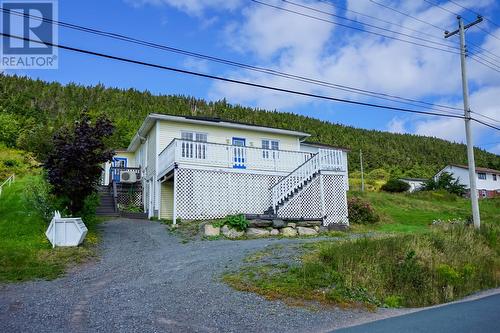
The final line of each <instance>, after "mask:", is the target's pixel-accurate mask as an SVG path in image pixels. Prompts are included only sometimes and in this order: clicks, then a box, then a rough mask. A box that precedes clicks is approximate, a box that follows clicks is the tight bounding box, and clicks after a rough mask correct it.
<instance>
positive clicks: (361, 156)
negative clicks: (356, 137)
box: [359, 149, 365, 192]
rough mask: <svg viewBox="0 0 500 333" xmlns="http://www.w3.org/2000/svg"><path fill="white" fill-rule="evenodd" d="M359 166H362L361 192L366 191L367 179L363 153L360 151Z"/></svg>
mask: <svg viewBox="0 0 500 333" xmlns="http://www.w3.org/2000/svg"><path fill="white" fill-rule="evenodd" d="M359 164H360V165H361V192H364V191H365V178H364V175H363V152H362V151H361V149H360V150H359Z"/></svg>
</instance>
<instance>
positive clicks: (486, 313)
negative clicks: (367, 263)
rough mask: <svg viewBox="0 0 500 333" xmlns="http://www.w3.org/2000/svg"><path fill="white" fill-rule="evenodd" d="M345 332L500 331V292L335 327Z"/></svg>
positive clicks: (456, 332) (451, 332) (452, 332)
mask: <svg viewBox="0 0 500 333" xmlns="http://www.w3.org/2000/svg"><path fill="white" fill-rule="evenodd" d="M344 332H345V333H360V332H370V333H379V332H381V333H382V332H384V333H385V332H398V333H406V332H412V333H413V332H419V333H427V332H428V333H435V332H439V333H447V332H450V333H471V332H481V333H489V332H500V295H499V294H497V295H493V296H488V297H484V298H481V299H478V300H474V301H468V302H462V303H454V304H449V305H445V306H441V307H436V308H432V309H428V310H422V311H419V312H415V313H411V314H407V315H403V316H399V317H393V318H388V319H383V320H379V321H374V322H371V323H368V324H364V325H359V326H354V327H350V328H345V329H340V330H336V331H335V333H344Z"/></svg>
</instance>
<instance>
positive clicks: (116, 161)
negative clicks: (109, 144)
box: [112, 157, 127, 183]
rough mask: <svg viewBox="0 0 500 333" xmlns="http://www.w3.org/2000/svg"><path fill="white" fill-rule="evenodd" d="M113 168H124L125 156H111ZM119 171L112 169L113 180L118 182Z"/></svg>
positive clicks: (125, 164) (125, 163) (125, 165)
mask: <svg viewBox="0 0 500 333" xmlns="http://www.w3.org/2000/svg"><path fill="white" fill-rule="evenodd" d="M112 166H113V168H126V167H127V159H126V158H125V157H113V164H112ZM120 171H123V170H121V169H113V181H115V182H117V183H118V182H120Z"/></svg>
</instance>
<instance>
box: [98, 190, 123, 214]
mask: <svg viewBox="0 0 500 333" xmlns="http://www.w3.org/2000/svg"><path fill="white" fill-rule="evenodd" d="M98 194H99V207H97V209H96V215H98V216H120V214H119V213H118V210H117V209H116V207H115V200H114V198H113V194H112V193H111V192H110V190H109V187H108V186H99V188H98Z"/></svg>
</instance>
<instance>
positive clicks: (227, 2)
mask: <svg viewBox="0 0 500 333" xmlns="http://www.w3.org/2000/svg"><path fill="white" fill-rule="evenodd" d="M125 2H127V3H128V4H130V5H132V6H135V7H140V6H144V5H156V6H159V5H168V6H172V7H175V8H177V9H179V10H181V11H184V12H186V13H187V14H189V15H194V16H201V15H202V14H203V12H204V11H205V10H207V9H217V10H220V11H222V10H234V9H235V8H237V7H238V6H239V5H240V4H241V0H125Z"/></svg>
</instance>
